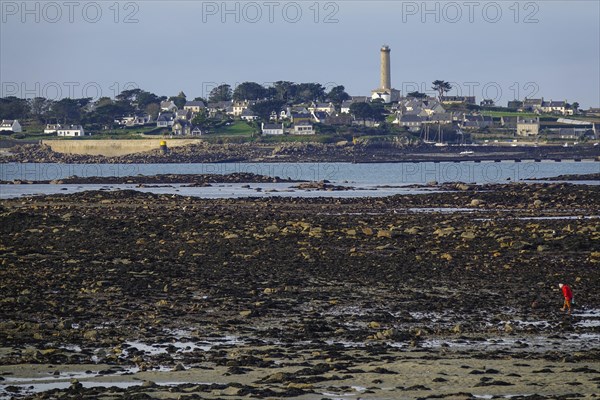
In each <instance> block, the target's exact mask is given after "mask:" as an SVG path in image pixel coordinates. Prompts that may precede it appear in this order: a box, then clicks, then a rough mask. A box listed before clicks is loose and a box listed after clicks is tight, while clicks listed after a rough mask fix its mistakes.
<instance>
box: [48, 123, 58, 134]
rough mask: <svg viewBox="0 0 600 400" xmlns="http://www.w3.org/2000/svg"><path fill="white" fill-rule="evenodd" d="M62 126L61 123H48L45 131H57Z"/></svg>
mask: <svg viewBox="0 0 600 400" xmlns="http://www.w3.org/2000/svg"><path fill="white" fill-rule="evenodd" d="M60 127H61V125H60V124H47V125H46V128H45V129H44V133H56V132H57V131H58V130H59V129H60Z"/></svg>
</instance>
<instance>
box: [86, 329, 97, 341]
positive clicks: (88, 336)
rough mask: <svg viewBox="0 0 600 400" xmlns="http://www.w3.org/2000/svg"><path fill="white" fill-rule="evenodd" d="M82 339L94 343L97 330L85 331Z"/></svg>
mask: <svg viewBox="0 0 600 400" xmlns="http://www.w3.org/2000/svg"><path fill="white" fill-rule="evenodd" d="M83 338H84V339H87V340H92V341H96V340H98V331H97V330H90V331H85V332H84V333H83Z"/></svg>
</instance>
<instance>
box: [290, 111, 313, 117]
mask: <svg viewBox="0 0 600 400" xmlns="http://www.w3.org/2000/svg"><path fill="white" fill-rule="evenodd" d="M292 118H310V114H309V113H304V112H302V113H292Z"/></svg>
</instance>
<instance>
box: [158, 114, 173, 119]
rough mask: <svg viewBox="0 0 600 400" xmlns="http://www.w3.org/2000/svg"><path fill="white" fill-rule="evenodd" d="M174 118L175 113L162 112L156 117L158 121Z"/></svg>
mask: <svg viewBox="0 0 600 400" xmlns="http://www.w3.org/2000/svg"><path fill="white" fill-rule="evenodd" d="M173 118H174V115H173V113H162V114H160V115H159V116H158V118H157V119H156V120H157V121H170V120H172V119H173Z"/></svg>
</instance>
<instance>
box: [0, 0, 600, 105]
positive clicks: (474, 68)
mask: <svg viewBox="0 0 600 400" xmlns="http://www.w3.org/2000/svg"><path fill="white" fill-rule="evenodd" d="M383 44H387V45H389V46H390V47H391V50H392V51H391V71H392V86H393V87H395V88H397V89H399V90H401V92H402V93H403V94H406V93H407V92H410V91H414V90H419V91H422V92H428V93H431V94H433V92H432V91H431V82H432V81H434V80H436V79H441V80H445V81H449V82H451V83H452V85H453V89H452V90H451V91H450V92H449V93H448V94H449V95H474V96H476V98H477V101H480V100H482V99H483V98H490V99H494V100H496V103H497V104H499V105H506V103H507V101H509V100H513V99H515V98H518V99H523V98H524V97H529V98H534V97H535V98H539V97H543V98H544V99H547V100H550V99H553V100H567V101H568V102H570V103H572V102H578V103H579V104H580V107H582V108H588V107H600V2H599V1H596V0H563V1H555V0H542V1H517V0H508V1H502V0H499V1H498V0H497V1H476V0H472V1H471V0H464V1H462V0H461V1H393V0H392V1H371V0H369V1H351V0H350V1H349V0H338V1H315V0H309V1H301V0H300V1H286V0H283V1H280V0H264V1H262V0H261V1H227V2H224V1H198V0H193V1H163V0H142V1H122V2H116V1H114V0H108V1H103V0H97V1H75V0H73V1H68V0H57V1H22V0H18V1H17V0H15V1H6V0H0V83H1V86H0V97H6V96H10V95H13V96H17V97H22V98H31V97H35V96H42V97H46V98H53V99H57V98H62V97H92V98H94V99H97V98H98V97H100V96H109V97H114V96H115V95H116V94H118V93H119V92H120V91H122V90H124V89H128V88H141V89H144V90H147V91H151V92H153V93H156V94H157V95H165V96H172V95H177V94H178V93H179V92H180V91H183V92H184V93H185V94H186V95H187V97H188V99H192V98H194V97H199V96H202V97H206V96H208V93H209V92H210V90H211V89H212V88H213V87H215V86H216V85H218V84H221V83H228V84H230V85H232V86H234V87H235V85H236V84H239V83H241V82H244V81H254V82H258V83H261V84H264V85H268V84H269V83H271V82H275V81H278V80H288V81H292V82H297V83H299V82H319V83H321V84H322V85H324V86H326V87H327V88H331V87H333V86H337V85H344V86H345V88H346V91H347V92H348V93H350V94H351V95H355V96H359V95H370V91H371V90H372V89H375V88H377V87H378V86H379V60H380V59H379V49H380V48H381V46H382V45H383Z"/></svg>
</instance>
